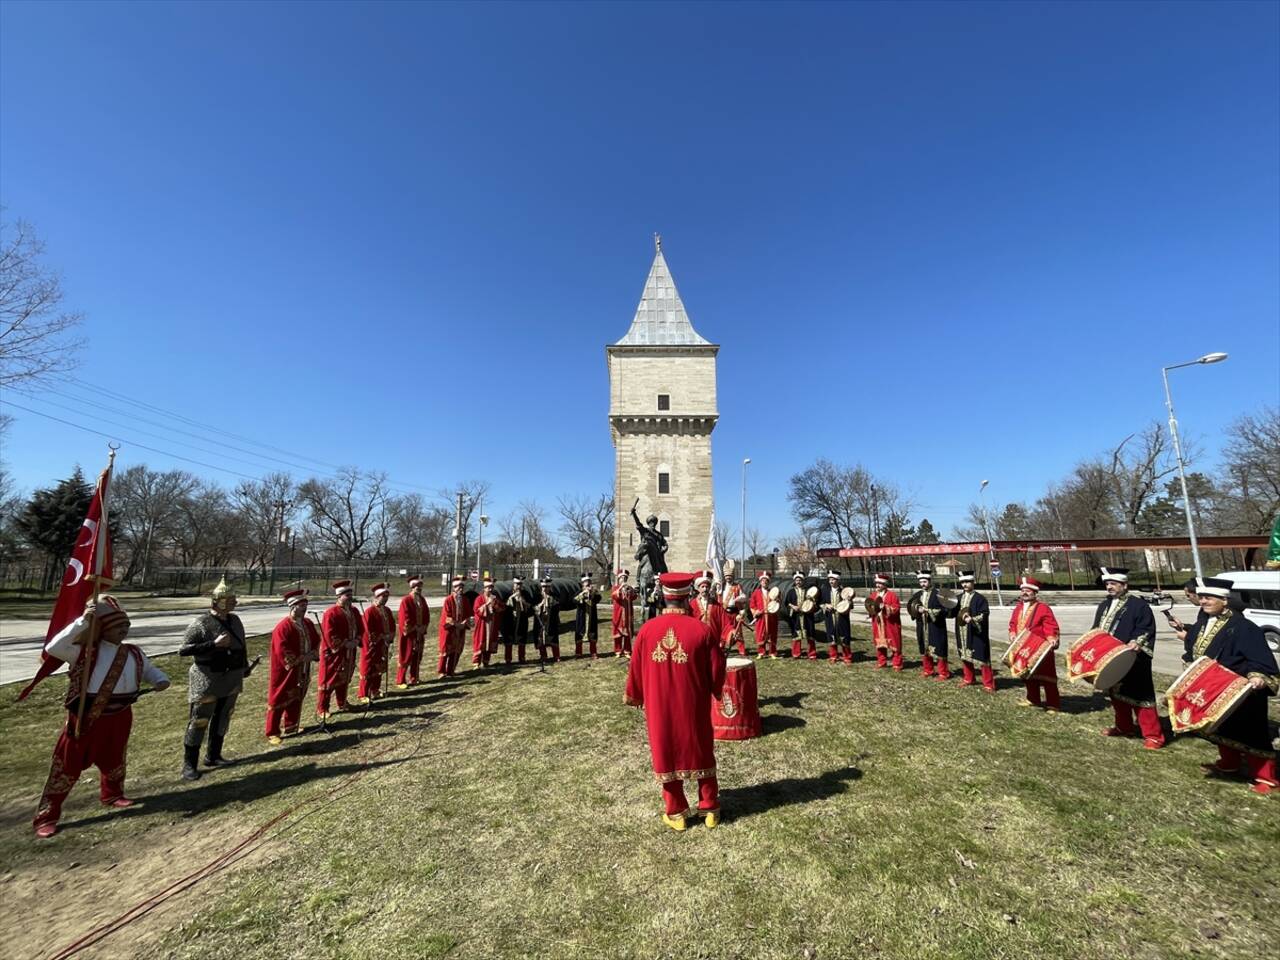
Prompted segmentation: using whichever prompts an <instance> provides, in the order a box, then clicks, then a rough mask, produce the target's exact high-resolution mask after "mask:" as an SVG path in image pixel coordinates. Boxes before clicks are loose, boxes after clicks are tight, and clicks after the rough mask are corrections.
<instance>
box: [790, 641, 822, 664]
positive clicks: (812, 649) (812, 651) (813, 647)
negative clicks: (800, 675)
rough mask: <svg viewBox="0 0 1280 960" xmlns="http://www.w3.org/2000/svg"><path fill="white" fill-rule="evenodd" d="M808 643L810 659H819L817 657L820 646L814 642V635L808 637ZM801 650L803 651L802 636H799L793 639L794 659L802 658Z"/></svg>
mask: <svg viewBox="0 0 1280 960" xmlns="http://www.w3.org/2000/svg"><path fill="white" fill-rule="evenodd" d="M808 644H809V648H808V657H809V659H810V660H817V659H818V647H817V644H816V643H815V642H814V639H813V637H809V638H808ZM801 652H802V651H801V649H800V638H799V637H796V638H795V639H794V640H792V641H791V658H792V659H793V660H799V659H800V654H801Z"/></svg>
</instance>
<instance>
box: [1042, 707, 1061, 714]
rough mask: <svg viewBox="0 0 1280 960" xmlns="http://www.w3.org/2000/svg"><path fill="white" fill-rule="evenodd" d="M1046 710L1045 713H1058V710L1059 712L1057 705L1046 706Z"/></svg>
mask: <svg viewBox="0 0 1280 960" xmlns="http://www.w3.org/2000/svg"><path fill="white" fill-rule="evenodd" d="M1044 712H1045V713H1057V712H1058V708H1057V707H1045V708H1044Z"/></svg>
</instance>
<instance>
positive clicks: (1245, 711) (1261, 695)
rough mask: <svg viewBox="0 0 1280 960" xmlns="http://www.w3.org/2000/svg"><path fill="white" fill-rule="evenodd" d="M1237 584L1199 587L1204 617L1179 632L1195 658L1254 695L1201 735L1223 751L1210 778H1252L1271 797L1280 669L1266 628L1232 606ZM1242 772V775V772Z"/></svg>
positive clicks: (1208, 767)
mask: <svg viewBox="0 0 1280 960" xmlns="http://www.w3.org/2000/svg"><path fill="white" fill-rule="evenodd" d="M1231 586H1232V581H1230V580H1223V579H1220V578H1214V577H1206V578H1205V579H1203V580H1198V581H1197V582H1196V594H1197V597H1198V599H1199V601H1200V611H1201V614H1202V615H1203V616H1202V617H1198V618H1197V619H1196V622H1195V623H1194V624H1193V625H1192V626H1191V627H1190V628H1187V629H1184V630H1181V631H1179V633H1180V635H1181V636H1182V638H1183V640H1184V641H1185V642H1186V644H1187V646H1188V648H1189V649H1190V651H1191V654H1192V656H1193V657H1211V658H1212V659H1214V660H1217V661H1218V663H1220V664H1222V665H1223V666H1224V667H1226V668H1227V669H1228V670H1230V671H1232V672H1233V673H1238V674H1239V675H1240V676H1242V677H1247V678H1248V679H1249V683H1250V686H1252V688H1253V690H1252V692H1251V693H1250V694H1249V696H1248V697H1247V698H1246V699H1245V701H1244V702H1243V703H1241V704H1240V706H1238V707H1236V709H1235V710H1234V711H1232V713H1231V715H1230V716H1229V717H1227V719H1225V720H1223V721H1222V723H1220V724H1218V727H1217V729H1215V730H1214V731H1213V732H1212V733H1208V734H1202V735H1203V736H1204V738H1205V739H1206V740H1211V741H1213V742H1214V743H1216V744H1217V745H1218V762H1217V763H1206V764H1204V770H1205V772H1206V773H1208V774H1210V775H1211V776H1233V775H1236V774H1239V773H1247V774H1248V775H1249V776H1251V777H1252V778H1253V789H1254V790H1255V791H1257V792H1258V793H1270V792H1271V791H1272V790H1275V789H1276V788H1277V787H1278V786H1280V783H1277V778H1276V751H1275V747H1274V746H1273V745H1272V740H1271V727H1270V724H1269V723H1268V721H1267V697H1274V696H1275V695H1276V694H1277V693H1280V669H1278V668H1277V667H1276V658H1275V656H1274V655H1273V654H1272V653H1271V650H1270V648H1269V647H1268V646H1267V639H1266V637H1264V636H1263V635H1262V628H1261V627H1259V626H1258V625H1257V624H1256V623H1253V622H1252V621H1250V620H1248V619H1246V618H1245V617H1244V616H1243V615H1241V614H1239V613H1236V612H1235V611H1233V610H1231V609H1230V608H1228V606H1227V600H1228V598H1229V597H1230V596H1231ZM1242 767H1243V770H1242V769H1241V768H1242Z"/></svg>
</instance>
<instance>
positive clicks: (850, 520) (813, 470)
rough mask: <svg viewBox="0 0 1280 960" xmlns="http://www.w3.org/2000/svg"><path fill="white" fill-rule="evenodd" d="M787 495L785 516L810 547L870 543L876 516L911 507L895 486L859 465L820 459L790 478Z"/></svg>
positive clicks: (898, 511) (905, 513) (899, 511)
mask: <svg viewBox="0 0 1280 960" xmlns="http://www.w3.org/2000/svg"><path fill="white" fill-rule="evenodd" d="M787 499H788V500H789V501H790V502H791V515H792V516H793V517H794V518H795V520H796V522H797V523H798V524H799V525H800V526H801V527H803V528H804V529H805V530H807V531H809V535H810V536H811V537H812V538H813V542H814V545H815V546H832V547H857V546H863V545H865V544H868V543H871V542H872V540H873V539H874V532H875V525H876V518H877V517H883V516H886V515H887V514H888V513H890V512H897V513H899V514H901V515H902V516H903V517H905V516H906V515H907V513H908V511H909V510H910V507H911V504H910V502H909V501H908V500H907V499H906V498H905V497H904V496H903V495H902V494H901V493H900V492H899V490H898V488H897V487H896V486H894V485H893V484H891V483H886V482H885V481H883V480H878V479H876V478H875V477H874V476H872V475H871V473H870V472H869V471H868V470H867V469H866V468H865V467H863V466H862V465H861V464H854V465H853V466H851V467H848V466H839V465H837V464H834V463H832V462H831V461H830V460H825V459H821V460H818V461H817V462H816V463H814V465H813V466H811V467H809V468H808V469H806V470H804V471H802V472H801V473H797V474H796V475H795V476H793V477H792V478H791V481H790V488H789V490H788V491H787Z"/></svg>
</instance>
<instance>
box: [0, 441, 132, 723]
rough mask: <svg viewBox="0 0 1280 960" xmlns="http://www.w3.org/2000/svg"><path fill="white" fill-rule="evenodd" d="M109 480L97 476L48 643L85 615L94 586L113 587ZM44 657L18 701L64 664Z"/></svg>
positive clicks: (108, 473) (104, 474)
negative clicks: (108, 515) (108, 509)
mask: <svg viewBox="0 0 1280 960" xmlns="http://www.w3.org/2000/svg"><path fill="white" fill-rule="evenodd" d="M110 479H111V467H110V466H108V467H107V469H105V470H103V471H102V473H101V474H100V475H99V476H98V486H97V489H96V490H94V492H93V500H92V501H90V503H89V512H88V514H87V515H86V516H85V518H84V523H83V524H82V525H81V527H80V532H79V534H78V535H77V536H76V542H75V545H74V546H73V547H72V548H71V559H70V560H68V561H67V569H66V570H65V571H64V572H63V574H62V589H61V590H59V591H58V602H57V603H55V604H54V605H53V616H52V617H50V618H49V629H48V631H47V632H46V633H45V637H44V640H45V643H48V642H49V641H50V640H52V639H53V638H54V637H55V636H57V635H58V633H59V632H60V631H61V630H62V629H63V628H64V627H65V626H66V625H67V624H69V623H71V622H72V621H73V620H75V619H76V617H78V616H80V614H82V613H84V608H85V605H86V604H87V603H88V602H89V599H90V598H91V597H92V596H93V590H94V586H95V585H98V586H104V585H105V586H110V585H111V583H112V580H111V530H110V529H109V527H108V523H107V484H108V482H109V481H110ZM42 656H43V658H44V659H43V660H41V662H40V669H39V670H37V671H36V675H35V676H34V677H33V678H32V679H31V682H30V683H28V684H27V685H26V686H25V687H23V688H22V692H21V693H19V694H18V699H19V700H25V699H26V698H27V694H29V693H30V692H31V691H32V690H34V689H35V686H36V684H37V683H39V682H40V681H41V680H43V679H44V678H45V677H47V676H49V674H51V673H53V672H54V671H55V670H57V669H58V668H59V667H60V666H62V664H63V663H64V661H62V660H59V659H58V658H57V657H51V656H50V655H49V654H47V653H46V654H43V655H42Z"/></svg>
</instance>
